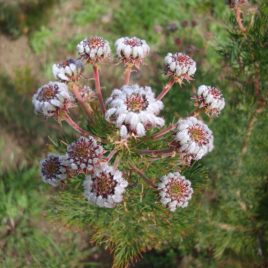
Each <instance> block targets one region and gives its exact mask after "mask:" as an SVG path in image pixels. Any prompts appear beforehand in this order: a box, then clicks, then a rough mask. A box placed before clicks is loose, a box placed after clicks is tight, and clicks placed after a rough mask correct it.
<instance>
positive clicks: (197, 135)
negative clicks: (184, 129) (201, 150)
mask: <svg viewBox="0 0 268 268" xmlns="http://www.w3.org/2000/svg"><path fill="white" fill-rule="evenodd" d="M188 132H189V134H190V136H191V138H192V139H193V140H194V141H195V142H197V143H199V144H206V143H207V142H208V141H207V133H206V132H205V131H204V129H203V128H201V127H200V126H193V127H191V128H189V130H188Z"/></svg>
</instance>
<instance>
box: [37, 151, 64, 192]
mask: <svg viewBox="0 0 268 268" xmlns="http://www.w3.org/2000/svg"><path fill="white" fill-rule="evenodd" d="M40 173H41V177H42V180H43V181H44V182H45V183H48V184H50V185H52V186H54V187H55V186H58V185H59V184H60V182H61V181H63V180H64V179H66V178H67V162H66V159H65V157H64V156H60V155H57V154H49V155H48V156H47V157H46V158H45V159H43V160H41V161H40Z"/></svg>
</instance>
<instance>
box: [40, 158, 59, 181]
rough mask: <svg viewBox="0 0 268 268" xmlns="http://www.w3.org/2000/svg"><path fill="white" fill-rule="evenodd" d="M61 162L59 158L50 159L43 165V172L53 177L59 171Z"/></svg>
mask: <svg viewBox="0 0 268 268" xmlns="http://www.w3.org/2000/svg"><path fill="white" fill-rule="evenodd" d="M59 166H60V162H59V161H58V159H57V158H53V159H49V160H47V161H45V163H43V167H42V172H43V173H44V174H45V175H46V176H48V177H52V176H54V175H55V174H57V173H58V171H59Z"/></svg>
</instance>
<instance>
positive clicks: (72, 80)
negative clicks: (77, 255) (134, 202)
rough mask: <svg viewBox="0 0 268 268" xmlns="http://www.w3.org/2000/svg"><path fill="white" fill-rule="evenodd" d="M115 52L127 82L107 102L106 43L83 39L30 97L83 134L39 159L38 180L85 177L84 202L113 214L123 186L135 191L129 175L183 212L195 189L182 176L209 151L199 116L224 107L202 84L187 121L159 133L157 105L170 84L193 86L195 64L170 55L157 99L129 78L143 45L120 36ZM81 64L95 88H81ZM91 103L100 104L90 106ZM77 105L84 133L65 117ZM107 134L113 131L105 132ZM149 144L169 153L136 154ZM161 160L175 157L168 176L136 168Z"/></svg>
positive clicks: (210, 142)
mask: <svg viewBox="0 0 268 268" xmlns="http://www.w3.org/2000/svg"><path fill="white" fill-rule="evenodd" d="M115 48H116V55H117V59H118V60H119V61H120V62H122V64H123V65H124V67H125V72H124V84H123V85H122V86H121V87H120V88H118V89H114V90H113V91H112V93H111V95H110V97H109V98H108V99H107V100H106V102H104V100H103V94H102V89H101V84H100V77H99V66H100V64H101V63H103V62H105V61H108V60H110V58H111V48H110V45H109V42H108V41H106V40H104V39H103V38H101V37H97V36H93V37H90V38H86V39H84V40H83V41H81V42H80V43H79V44H78V45H77V51H78V54H79V58H78V59H68V60H66V61H64V62H62V63H58V64H54V65H53V68H52V69H53V74H54V76H55V78H56V79H57V81H56V82H49V83H48V84H46V85H43V86H42V87H40V88H39V89H38V90H37V92H36V94H34V96H33V105H34V107H35V110H36V112H37V113H41V114H43V115H44V116H45V117H53V118H55V119H56V120H57V121H58V122H61V121H66V122H67V123H68V124H69V125H70V126H71V127H72V128H73V129H74V130H75V131H76V132H78V133H79V135H80V137H79V138H78V139H76V140H74V141H73V142H72V143H70V144H69V145H68V146H67V148H66V154H63V155H60V154H55V153H54V154H52V153H50V154H49V155H48V156H47V157H46V158H45V159H43V160H42V161H41V163H40V166H41V168H40V169H41V176H42V179H43V181H44V182H46V183H48V184H50V185H52V186H58V185H60V184H66V183H68V180H71V179H72V177H75V176H78V175H81V174H82V175H84V177H85V179H84V183H83V187H84V197H85V198H86V199H87V200H88V201H89V203H90V204H93V205H97V206H99V207H106V208H113V207H115V206H116V205H118V204H119V203H121V202H122V201H123V200H124V193H125V191H127V189H128V185H132V186H131V187H133V181H132V176H131V174H132V172H134V173H136V174H137V175H138V176H140V177H142V178H143V179H144V182H146V183H147V184H148V185H149V187H151V188H153V189H154V191H155V192H156V194H157V195H158V200H159V202H161V203H162V204H163V205H164V206H165V207H166V208H168V209H169V210H170V211H172V212H174V211H175V210H176V208H184V207H187V205H188V202H189V201H190V199H191V197H192V193H193V192H194V189H193V188H192V186H191V182H190V181H189V180H187V179H186V178H185V177H184V176H183V175H182V174H180V172H181V170H183V169H184V168H185V167H186V168H187V167H189V166H191V165H192V163H193V162H194V161H197V160H200V159H201V158H202V157H204V156H205V155H206V154H207V153H209V152H210V151H212V149H213V133H212V131H211V130H210V129H209V128H208V126H207V125H206V124H205V123H204V122H203V121H202V119H201V114H202V112H204V113H206V114H207V115H208V116H210V117H215V116H218V115H219V114H220V112H221V110H222V109H223V108H224V105H225V102H224V98H223V96H222V94H221V92H220V90H218V89H217V88H215V87H212V86H205V85H202V86H200V87H199V88H198V90H197V94H196V96H194V97H193V99H194V105H195V107H196V109H195V110H194V111H193V112H192V113H191V114H190V115H189V117H186V118H183V119H179V120H178V121H177V123H176V124H171V125H168V126H165V127H164V125H165V121H164V119H163V118H162V117H160V116H159V114H160V112H161V110H162V109H163V108H164V105H163V102H162V99H163V98H164V96H165V95H166V94H168V92H169V91H170V90H171V88H172V86H173V85H174V84H175V83H179V84H180V85H183V82H184V81H188V82H190V81H191V80H193V76H194V74H195V72H196V62H195V61H194V60H193V59H192V58H190V57H189V56H188V55H185V54H183V53H180V52H177V53H174V54H172V53H168V54H167V56H166V57H165V60H164V64H165V73H166V75H167V77H168V82H167V84H166V85H165V86H164V87H163V90H162V92H161V93H160V94H159V95H158V96H157V97H155V93H154V92H153V90H152V89H151V87H149V86H140V85H138V84H132V83H130V80H131V79H130V78H131V72H132V71H133V70H134V69H136V70H139V69H140V68H141V65H142V64H143V62H144V60H145V58H146V56H148V54H149V51H150V48H149V46H148V44H147V43H146V41H145V40H141V39H139V38H137V37H122V38H119V39H118V40H117V41H116V42H115ZM85 65H91V66H92V68H93V76H94V80H95V90H91V89H90V88H89V87H87V86H82V85H81V84H80V79H81V77H82V76H83V73H84V71H85ZM96 99H98V105H97V106H96V105H92V103H94V102H96ZM78 105H80V106H81V108H82V109H83V110H84V112H85V116H86V117H87V119H88V120H87V122H88V124H89V126H86V129H82V127H80V126H79V125H78V124H77V123H76V122H75V120H73V119H72V118H71V116H70V113H71V109H75V108H76V107H77V106H78ZM93 107H95V109H94V108H93ZM100 113H101V114H102V116H103V118H105V120H106V122H104V120H103V122H104V124H105V127H106V128H107V135H105V133H104V134H103V133H102V135H101V136H98V135H97V134H94V135H93V133H91V132H90V131H89V130H88V129H89V128H90V129H93V130H94V124H97V122H96V120H94V117H95V116H96V115H97V114H100ZM90 124H92V126H90ZM108 128H109V129H112V131H109V132H108ZM159 129H160V130H159ZM105 136H106V137H105ZM147 140H150V141H154V142H155V144H157V142H158V141H159V140H164V141H165V142H164V143H165V144H166V148H153V149H152V148H148V147H147V148H141V144H142V143H145V144H146V141H147ZM154 147H155V146H154ZM163 158H167V159H172V161H170V163H172V164H170V168H169V170H170V172H169V173H168V174H154V177H153V178H150V177H149V176H147V175H146V174H145V173H146V172H144V171H143V170H141V169H140V168H139V167H138V166H140V164H139V163H142V162H144V161H148V162H150V165H154V163H155V162H157V161H158V160H159V161H160V160H161V159H163ZM174 159H176V161H175V163H176V165H175V168H174ZM166 163H167V164H168V163H169V162H168V161H167V162H166ZM120 167H122V169H121V170H119V169H120Z"/></svg>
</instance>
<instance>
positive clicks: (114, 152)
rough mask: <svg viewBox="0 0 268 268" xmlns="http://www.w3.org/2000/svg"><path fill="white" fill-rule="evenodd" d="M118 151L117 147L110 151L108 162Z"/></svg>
mask: <svg viewBox="0 0 268 268" xmlns="http://www.w3.org/2000/svg"><path fill="white" fill-rule="evenodd" d="M116 153H117V150H116V149H113V150H112V151H111V152H110V153H109V155H108V156H107V158H106V159H107V162H109V161H110V160H111V159H112V158H113V157H114V155H115V154H116Z"/></svg>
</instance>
